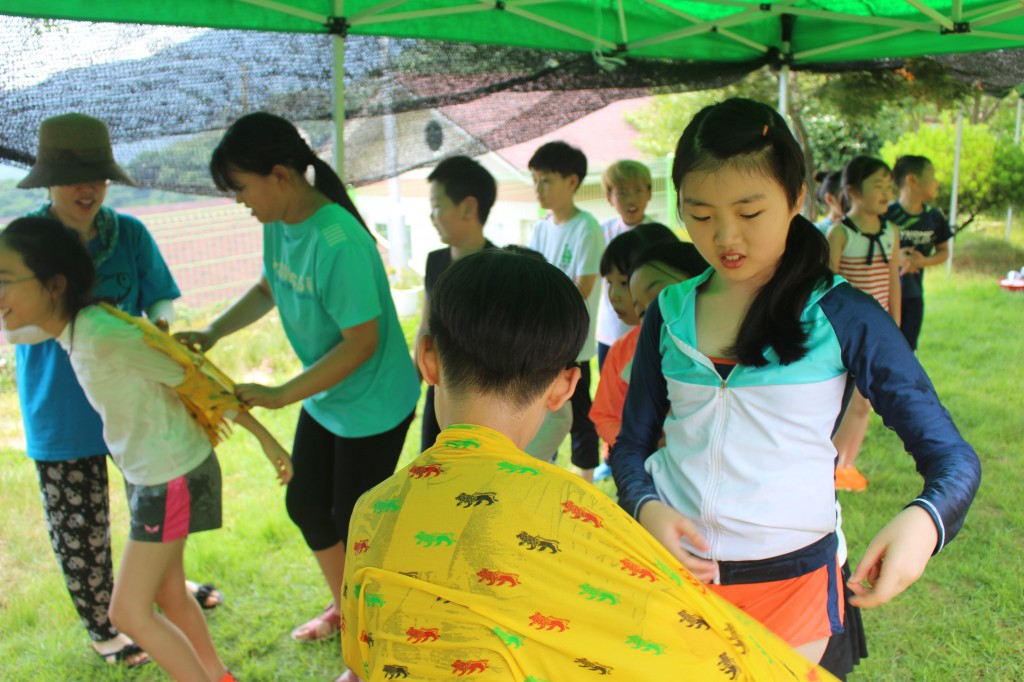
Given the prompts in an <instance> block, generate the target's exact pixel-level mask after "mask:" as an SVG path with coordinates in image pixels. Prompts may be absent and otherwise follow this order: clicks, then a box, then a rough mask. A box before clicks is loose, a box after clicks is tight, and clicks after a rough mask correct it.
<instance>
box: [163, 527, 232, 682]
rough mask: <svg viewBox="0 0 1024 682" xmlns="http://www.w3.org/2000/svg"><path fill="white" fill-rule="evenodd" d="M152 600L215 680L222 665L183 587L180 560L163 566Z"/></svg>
mask: <svg viewBox="0 0 1024 682" xmlns="http://www.w3.org/2000/svg"><path fill="white" fill-rule="evenodd" d="M182 554H184V542H183V543H182ZM156 603H157V605H158V606H159V607H160V610H161V611H163V614H164V616H166V617H167V620H169V621H171V623H173V624H174V625H175V626H176V627H177V628H178V629H179V630H180V631H181V633H182V634H183V635H185V638H186V639H187V640H188V641H189V643H190V644H191V645H192V648H193V650H195V653H196V655H197V656H198V657H199V661H200V662H201V663H202V664H203V668H204V669H205V670H206V674H207V675H208V676H209V678H210V679H211V680H213V681H214V682H219V680H220V679H221V678H222V677H224V673H225V672H226V668H225V667H224V664H223V663H222V662H221V660H220V657H219V656H218V655H217V650H216V649H215V648H214V646H213V640H212V639H211V638H210V629H209V628H208V627H207V625H206V618H205V617H204V616H203V611H202V608H201V607H200V606H199V602H197V601H196V600H195V598H194V597H192V595H191V594H189V592H188V589H187V588H186V587H185V567H184V565H183V560H182V561H177V562H175V563H173V564H171V566H170V567H169V568H168V569H167V573H166V575H165V576H164V580H163V582H162V583H161V584H160V588H159V589H158V590H157V593H156Z"/></svg>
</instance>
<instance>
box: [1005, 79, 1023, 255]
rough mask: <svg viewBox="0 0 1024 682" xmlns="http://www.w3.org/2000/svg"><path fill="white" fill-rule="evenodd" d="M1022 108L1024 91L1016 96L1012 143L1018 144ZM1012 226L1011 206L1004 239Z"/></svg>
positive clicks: (1008, 234) (1007, 211) (1007, 212)
mask: <svg viewBox="0 0 1024 682" xmlns="http://www.w3.org/2000/svg"><path fill="white" fill-rule="evenodd" d="M1021 109H1024V92H1021V93H1020V95H1019V96H1018V97H1017V127H1016V128H1014V131H1013V143H1014V144H1015V145H1018V146H1020V118H1021ZM1011 227H1013V206H1009V207H1008V208H1007V209H1006V241H1010V228H1011Z"/></svg>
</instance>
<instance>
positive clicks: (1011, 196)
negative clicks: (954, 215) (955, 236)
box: [882, 122, 1024, 228]
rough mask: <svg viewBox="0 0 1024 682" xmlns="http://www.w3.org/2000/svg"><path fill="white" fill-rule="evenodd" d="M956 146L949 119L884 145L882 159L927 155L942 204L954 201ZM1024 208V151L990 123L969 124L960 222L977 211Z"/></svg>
mask: <svg viewBox="0 0 1024 682" xmlns="http://www.w3.org/2000/svg"><path fill="white" fill-rule="evenodd" d="M955 150H956V126H955V125H954V124H952V123H950V122H944V123H940V124H936V125H930V126H922V127H920V128H918V129H917V130H916V131H914V132H908V133H904V134H903V135H902V136H900V138H899V139H898V140H896V141H895V142H890V143H886V144H885V145H884V146H883V147H882V158H883V159H884V160H885V161H887V162H888V163H890V164H892V163H895V161H896V159H897V158H898V157H900V156H902V155H904V154H919V155H922V156H927V157H928V158H929V159H930V160H931V162H932V164H934V166H935V171H936V174H937V175H938V177H939V181H940V183H939V187H940V193H939V199H938V201H939V203H940V205H947V206H948V205H949V200H950V191H951V189H952V187H951V184H952V180H953V161H954V155H955ZM1007 206H1013V207H1014V208H1021V207H1024V149H1022V148H1021V146H1020V145H1015V144H1013V140H1012V139H1011V138H1007V137H1006V136H1004V135H996V134H993V133H992V131H991V130H990V129H989V126H987V125H985V124H978V125H970V124H966V123H965V125H964V128H963V145H962V151H961V157H960V187H959V195H958V207H959V213H961V214H962V215H966V216H967V219H966V220H959V226H960V227H961V228H963V227H966V226H967V225H969V224H970V223H971V222H973V221H974V219H975V218H977V217H978V215H980V214H982V213H989V212H1001V211H1005V210H1006V207H1007Z"/></svg>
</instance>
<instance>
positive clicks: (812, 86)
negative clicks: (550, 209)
mask: <svg viewBox="0 0 1024 682" xmlns="http://www.w3.org/2000/svg"><path fill="white" fill-rule="evenodd" d="M777 78H778V77H777V75H776V74H774V73H772V72H771V71H769V70H768V69H762V70H760V71H758V72H755V73H753V74H750V75H749V76H747V77H746V78H745V79H743V80H742V81H740V82H739V83H736V84H733V85H730V86H728V87H726V88H722V89H719V90H711V91H707V92H696V93H683V94H673V95H665V96H659V97H655V98H654V100H653V102H652V103H651V104H650V105H649V106H647V107H644V108H641V109H639V110H637V111H635V112H633V113H632V114H630V115H627V119H626V120H627V121H629V122H630V123H631V124H633V126H634V127H636V129H637V130H638V131H639V132H640V136H639V137H638V139H637V142H636V145H637V146H638V147H639V148H640V149H642V150H643V151H645V152H648V153H651V154H654V155H659V156H660V155H665V154H670V153H671V152H672V151H673V150H674V149H675V144H676V142H677V141H678V139H679V135H680V134H681V133H682V131H683V128H684V127H685V126H686V124H687V123H688V122H689V121H690V119H691V118H692V117H693V115H694V114H695V113H697V111H699V110H700V108H701V107H703V106H706V105H707V104H711V103H713V102H717V101H720V100H722V99H725V98H727V97H735V96H739V97H750V98H751V99H756V100H760V101H762V102H766V103H769V104H772V105H773V106H774V105H775V104H776V102H777V98H778V80H777ZM969 92H970V91H969V88H967V86H965V85H963V84H962V83H960V82H959V81H956V80H954V79H952V78H951V77H950V76H949V74H948V73H946V71H945V68H944V67H943V66H942V65H941V64H938V63H937V62H933V61H931V60H928V59H910V60H907V62H906V66H905V67H904V68H903V69H899V70H889V71H863V72H860V71H851V72H847V73H840V74H829V75H819V74H814V73H808V72H797V73H794V74H792V76H791V80H790V94H791V107H790V111H791V117H792V119H793V128H794V133H795V134H797V135H798V139H799V131H800V130H801V129H802V130H803V131H805V132H806V139H805V140H802V143H803V144H805V146H806V147H807V149H808V150H809V153H810V159H811V160H812V161H813V165H814V166H815V168H816V169H828V170H838V169H840V168H842V166H843V165H844V164H845V163H846V162H847V161H848V160H849V159H850V157H852V156H855V155H857V154H877V153H878V152H879V149H880V148H881V147H882V145H883V144H884V143H885V142H886V141H888V140H894V139H896V138H897V137H899V135H901V134H902V133H903V132H905V131H908V130H916V129H917V128H918V127H919V126H921V125H922V123H923V122H928V121H934V120H937V119H941V118H943V117H944V114H945V113H946V112H948V111H950V110H951V108H953V107H955V106H956V104H957V102H959V101H962V100H965V99H966V98H967V96H968V94H969ZM1005 108H1008V107H1005ZM1004 118H1005V117H1004ZM1003 120H1004V119H1003V118H1001V119H1000V121H1001V122H1002V121H1003Z"/></svg>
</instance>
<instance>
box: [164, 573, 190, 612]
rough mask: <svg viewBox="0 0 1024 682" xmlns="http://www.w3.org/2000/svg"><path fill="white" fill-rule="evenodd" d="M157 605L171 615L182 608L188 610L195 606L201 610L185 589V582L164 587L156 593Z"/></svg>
mask: <svg viewBox="0 0 1024 682" xmlns="http://www.w3.org/2000/svg"><path fill="white" fill-rule="evenodd" d="M156 604H157V606H159V607H160V610H161V611H163V612H165V613H169V612H177V611H178V610H180V609H182V608H188V607H190V606H192V605H193V604H195V606H196V608H199V602H197V601H195V599H193V597H192V595H190V594H189V593H188V590H187V589H186V588H185V582H184V581H180V582H179V581H175V584H173V585H163V586H161V588H160V590H158V591H157V593H156Z"/></svg>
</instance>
